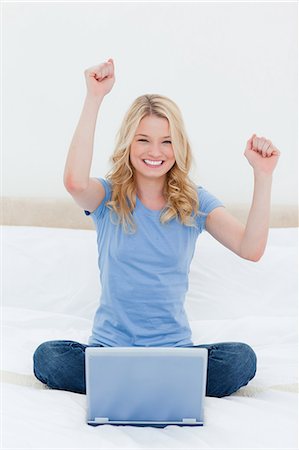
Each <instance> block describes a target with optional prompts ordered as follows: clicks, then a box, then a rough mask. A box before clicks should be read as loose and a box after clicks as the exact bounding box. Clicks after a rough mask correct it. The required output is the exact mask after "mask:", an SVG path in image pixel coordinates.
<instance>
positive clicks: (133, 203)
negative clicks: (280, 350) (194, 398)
mask: <svg viewBox="0 0 299 450" xmlns="http://www.w3.org/2000/svg"><path fill="white" fill-rule="evenodd" d="M85 78H86V84H87V95H86V99H85V103H84V108H83V111H82V114H81V117H80V120H79V123H78V126H77V128H76V131H75V134H74V137H73V140H72V143H71V146H70V149H69V153H68V157H67V161H66V165H65V173H64V184H65V187H66V189H67V190H68V192H69V193H70V194H71V195H72V197H73V198H74V200H75V202H76V203H77V204H78V205H79V206H80V207H82V208H83V209H84V211H85V214H87V215H89V214H90V215H91V217H92V218H93V220H94V222H95V225H96V230H97V238H98V239H97V241H98V250H99V269H100V275H101V284H102V294H101V299H100V306H99V307H98V309H97V311H96V314H95V317H94V323H93V329H92V335H91V336H90V338H89V341H88V344H82V343H79V342H75V341H63V340H60V341H48V342H44V343H42V344H41V345H40V346H39V347H38V348H37V349H36V351H35V353H34V373H35V375H36V377H37V378H38V379H39V380H41V381H42V382H43V383H46V384H47V385H48V386H49V387H50V388H54V389H63V390H69V391H74V392H79V393H85V353H84V352H85V348H86V347H87V346H176V347H190V346H191V347H192V346H194V344H193V342H192V339H191V329H190V326H189V323H188V319H187V316H186V313H185V311H184V300H185V294H186V292H187V290H188V273H189V267H190V263H191V260H192V257H193V253H194V249H195V244H196V240H197V237H198V236H199V234H200V233H201V232H202V231H203V230H204V229H205V230H207V231H208V232H209V233H210V234H211V235H212V236H213V237H214V238H215V239H217V240H218V241H219V242H220V243H221V244H223V245H224V246H225V247H227V248H228V249H230V250H231V251H232V252H234V253H236V254H237V255H239V256H240V257H241V258H245V259H247V260H250V261H258V260H259V259H260V258H261V256H262V255H263V252H264V249H265V246H266V241H267V235H268V228H269V214H270V195H271V182H272V173H273V170H274V168H275V166H276V164H277V161H278V157H279V151H278V149H277V148H275V147H274V146H273V144H272V143H271V141H269V140H268V139H265V138H263V137H262V138H258V137H257V136H256V135H253V136H252V137H251V138H250V139H249V140H248V141H247V146H246V149H245V152H244V155H245V157H246V158H247V160H248V161H249V163H250V165H251V166H252V167H253V170H254V194H253V202H252V206H251V209H250V213H249V216H248V220H247V224H246V226H243V225H242V224H241V223H240V222H239V221H238V220H237V219H236V218H234V217H233V216H232V215H231V214H230V213H229V212H227V211H226V209H225V207H224V205H223V204H222V203H221V202H220V201H219V200H218V199H217V198H216V197H215V196H213V195H212V194H210V193H209V192H208V191H206V190H205V189H204V188H203V187H201V186H196V185H195V184H194V183H193V182H192V181H191V180H190V179H189V177H188V173H189V170H190V167H191V162H192V154H191V148H190V145H189V142H188V138H187V135H186V131H185V128H184V124H183V120H182V117H181V113H180V111H179V109H178V107H177V106H176V104H175V103H174V102H173V101H172V100H170V99H169V98H167V97H165V96H161V95H143V96H140V97H138V98H137V99H136V100H135V101H134V102H133V104H132V105H131V107H130V108H129V110H128V112H127V113H126V115H125V118H124V120H123V123H122V125H121V128H120V130H119V133H118V140H117V143H116V148H115V151H114V153H113V155H112V158H111V159H112V170H111V171H110V173H109V174H108V175H107V176H106V178H105V179H104V178H100V179H97V178H91V177H90V176H89V172H90V167H91V162H92V153H93V137H94V131H95V124H96V119H97V114H98V110H99V107H100V105H101V102H102V100H103V98H104V96H105V95H107V94H108V93H109V92H110V91H111V89H112V87H113V85H114V82H115V70H114V62H113V60H112V59H109V60H108V61H107V62H104V63H102V64H100V65H98V66H95V67H92V68H90V69H87V70H86V71H85ZM194 347H195V346H194ZM196 347H204V348H207V349H208V373H207V390H206V395H208V396H215V397H223V396H226V395H230V394H231V393H233V392H235V391H236V390H238V389H239V388H240V387H242V386H245V385H246V384H247V383H248V382H249V381H250V380H251V379H252V378H253V377H254V375H255V373H256V355H255V353H254V351H253V350H252V348H251V347H250V346H249V345H247V344H245V343H241V342H223V343H214V344H202V345H197V346H196Z"/></svg>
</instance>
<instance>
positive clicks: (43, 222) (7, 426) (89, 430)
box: [1, 198, 298, 449]
mask: <svg viewBox="0 0 299 450" xmlns="http://www.w3.org/2000/svg"><path fill="white" fill-rule="evenodd" d="M3 206H4V207H3ZM229 209H230V210H231V211H232V212H234V213H235V215H236V216H238V217H239V218H240V220H244V217H246V211H248V208H247V209H246V208H245V207H244V206H242V205H241V206H240V205H238V206H237V207H236V205H232V206H231V207H230V208H229ZM2 210H3V214H2V224H1V234H2V248H3V251H2V255H3V270H2V275H3V277H2V308H1V311H2V339H3V344H2V367H1V390H2V446H1V448H5V449H15V448H18V449H35V448H36V449H44V448H48V449H49V448H51V449H70V448H71V449H77V448H78V449H79V448H80V449H92V448H104V449H110V448H118V449H119V448H122V449H123V448H124V449H127V448H130V449H131V448H138V449H141V448H170V449H192V448H196V449H199V448H200V449H201V448H221V449H223V448H225V449H243V448H250V449H255V448H259V449H260V448H265V449H266V448H267V449H269V448H271V449H276V448H277V449H282V448H283V449H287V448H294V449H295V448H298V441H297V431H298V429H297V421H298V403H297V402H298V379H297V367H298V364H297V355H298V353H297V341H298V337H297V294H298V289H297V288H298V286H297V276H298V274H297V272H298V266H297V263H298V259H297V248H298V228H297V227H298V224H297V212H296V208H295V207H294V208H293V209H292V208H287V207H283V208H282V207H281V208H278V207H276V208H273V209H272V216H271V223H270V226H271V228H270V230H269V237H268V244H267V248H266V251H265V253H264V255H263V257H262V259H261V260H260V261H258V262H251V261H247V260H243V259H241V258H239V257H237V256H236V255H235V254H233V253H232V252H230V251H229V250H227V249H226V248H225V247H223V246H222V245H221V244H219V243H218V242H217V241H216V240H215V239H213V238H212V237H211V236H210V235H209V234H208V233H207V232H203V233H202V234H201V235H200V236H199V238H198V240H197V245H196V249H195V253H194V258H193V261H192V264H191V268H190V278H189V291H188V294H187V297H186V303H185V307H186V312H187V314H188V318H189V321H190V325H191V328H192V332H193V341H194V343H195V344H200V343H212V342H222V341H239V342H246V343H248V344H249V345H251V346H252V348H253V349H254V351H255V352H256V354H257V358H258V368H257V373H256V376H255V378H254V379H253V380H252V381H251V382H250V383H249V384H248V385H247V386H245V387H243V388H241V389H240V390H239V391H238V392H236V393H234V394H232V395H231V396H228V397H223V398H212V397H206V398H205V425H204V426H203V427H195V428H193V427H179V426H176V425H170V426H167V427H166V428H163V429H157V428H153V427H145V428H139V427H133V426H118V427H115V426H112V425H103V426H100V427H90V426H88V425H87V424H86V422H85V419H86V397H85V395H81V394H76V393H72V392H66V391H58V390H52V389H48V388H46V387H45V386H44V385H43V384H42V383H40V382H39V381H38V380H37V379H36V378H35V377H34V375H33V370H32V355H33V352H34V350H35V349H36V347H37V346H38V345H39V344H40V343H41V342H44V341H46V340H52V339H70V340H76V341H80V342H83V343H87V339H88V336H89V334H90V331H91V324H92V318H93V314H94V312H95V310H96V307H97V304H98V299H99V296H100V289H101V287H100V284H99V276H98V268H97V245H96V232H95V229H94V226H93V223H92V219H91V218H88V217H87V216H84V213H83V210H81V209H80V208H79V207H78V206H76V205H74V204H73V202H72V200H70V201H67V200H58V199H21V198H4V199H2Z"/></svg>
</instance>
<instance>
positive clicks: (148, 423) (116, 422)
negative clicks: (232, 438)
mask: <svg viewBox="0 0 299 450" xmlns="http://www.w3.org/2000/svg"><path fill="white" fill-rule="evenodd" d="M87 424H88V425H91V426H93V427H97V426H99V425H131V426H135V427H147V426H151V427H156V428H165V427H167V426H168V425H179V426H181V427H186V426H189V427H190V426H191V427H198V426H203V422H192V423H188V422H186V423H184V422H182V421H179V422H152V421H140V422H138V421H136V422H131V421H120V420H110V421H109V422H97V421H95V420H91V421H88V422H87Z"/></svg>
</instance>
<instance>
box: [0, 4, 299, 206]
mask: <svg viewBox="0 0 299 450" xmlns="http://www.w3.org/2000/svg"><path fill="white" fill-rule="evenodd" d="M2 25H3V44H2V50H3V57H2V77H3V84H2V92H3V97H4V99H3V116H4V120H3V139H2V144H3V158H2V160H3V178H4V181H3V195H9V196H38V197H42V196H46V197H52V196H54V197H69V194H68V192H67V191H66V190H65V188H64V185H63V171H64V164H65V160H66V156H67V152H68V148H69V145H70V142H71V139H72V136H73V133H74V130H75V127H76V125H77V122H78V119H79V116H80V113H81V109H82V106H83V101H84V97H85V91H86V86H85V79H84V73H83V72H84V70H85V69H86V68H88V67H90V66H93V65H96V64H98V63H100V62H102V61H104V60H107V59H108V58H109V57H113V58H114V61H115V66H116V83H115V85H114V87H113V90H112V91H111V92H110V93H109V94H108V96H107V97H106V98H105V99H104V102H103V104H102V106H101V109H100V113H99V117H98V124H97V129H96V135H95V145H94V159H93V165H92V170H91V176H104V175H105V173H106V172H107V171H108V169H109V168H110V167H109V165H108V158H109V156H110V154H111V153H112V151H113V148H114V142H115V134H116V132H117V130H118V128H119V126H120V123H121V120H122V118H123V115H124V113H125V112H126V110H127V109H128V107H129V106H130V104H131V103H132V102H133V100H134V99H135V98H136V97H137V96H139V95H141V94H145V93H160V94H163V95H167V96H169V97H171V98H172V99H173V100H174V101H175V102H176V103H177V104H178V106H179V107H180V109H181V111H182V114H183V117H184V121H185V125H186V129H187V133H188V135H189V138H190V141H191V144H192V148H193V152H194V156H195V158H196V167H195V168H194V170H193V172H192V178H193V180H194V181H195V182H198V183H199V184H201V185H203V186H205V187H206V188H207V189H208V190H209V191H210V192H212V193H214V194H215V195H217V196H218V197H219V198H220V199H221V200H222V201H223V202H224V203H230V202H245V203H248V204H250V202H251V198H252V190H253V189H252V188H253V172H252V167H251V166H250V165H249V163H248V162H247V159H246V158H245V156H244V155H243V152H244V149H245V146H246V141H247V139H249V138H250V137H251V135H252V133H256V134H257V135H258V136H264V137H266V138H268V139H271V140H272V142H273V143H274V144H275V145H276V146H277V147H278V148H279V149H280V151H281V157H280V160H279V163H278V166H277V167H276V169H275V172H274V179H273V194H272V203H273V204H279V203H284V204H294V203H297V164H298V163H297V3H296V2H289V3H288V2H281V3H274V2H268V3H263V2H258V3H253V2H252V3H248V2H246V3H245V2H239V3H232V2H220V3H219V2H218V3H212V2H207V3H199V2H198V3H192V2H191V3H183V2H182V3H166V2H163V3H147V2H145V3H142V2H140V3H130V2H129V3H126V2H123V3H111V2H109V3H108V2H107V3H75V2H74V3H72V2H71V3H26V2H23V3H5V4H4V5H3V20H2Z"/></svg>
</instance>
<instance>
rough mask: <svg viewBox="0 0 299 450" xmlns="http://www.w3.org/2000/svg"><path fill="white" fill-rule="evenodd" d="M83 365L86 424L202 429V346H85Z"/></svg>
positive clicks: (204, 366) (205, 354)
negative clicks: (171, 426) (175, 426)
mask: <svg viewBox="0 0 299 450" xmlns="http://www.w3.org/2000/svg"><path fill="white" fill-rule="evenodd" d="M85 362H86V364H85V375H86V399H87V423H88V424H89V425H94V426H96V425H104V424H111V425H136V426H138V425H139V426H155V427H165V426H167V425H180V426H185V425H188V426H198V425H203V423H204V417H203V412H204V399H205V393H206V379H207V365H208V350H207V349H206V348H198V347H191V348H190V347H189V348H188V347H87V348H86V350H85Z"/></svg>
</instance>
